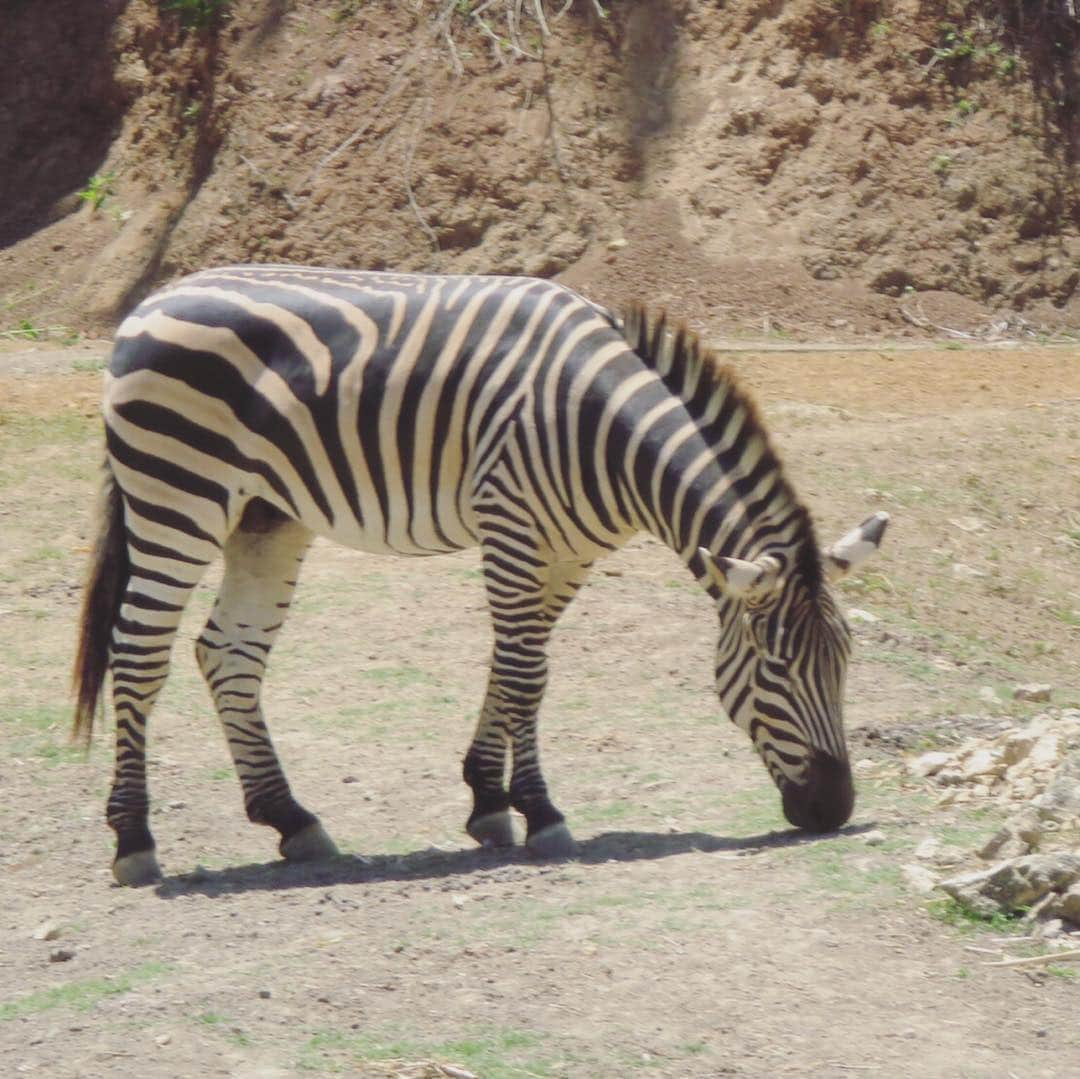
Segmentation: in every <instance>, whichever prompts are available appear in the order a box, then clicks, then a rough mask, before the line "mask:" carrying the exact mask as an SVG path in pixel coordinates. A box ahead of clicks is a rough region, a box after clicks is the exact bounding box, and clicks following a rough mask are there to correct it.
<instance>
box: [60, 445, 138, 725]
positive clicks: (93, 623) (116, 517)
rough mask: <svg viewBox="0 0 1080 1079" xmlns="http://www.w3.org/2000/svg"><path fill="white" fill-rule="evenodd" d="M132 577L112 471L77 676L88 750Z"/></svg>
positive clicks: (78, 712) (105, 487) (79, 720)
mask: <svg viewBox="0 0 1080 1079" xmlns="http://www.w3.org/2000/svg"><path fill="white" fill-rule="evenodd" d="M130 576H131V564H130V562H129V560H128V550H127V537H126V534H125V530H124V506H123V503H122V501H121V498H120V490H119V488H118V487H117V486H116V480H115V479H114V478H113V474H112V472H111V471H110V470H109V467H108V465H106V466H105V477H104V482H103V484H102V491H101V512H100V520H99V524H98V535H97V539H96V541H95V543H94V550H93V553H92V555H91V556H90V573H89V576H88V578H87V582H86V590H85V592H84V594H83V608H82V618H81V619H80V623H79V644H78V648H77V650H76V653H75V669H74V671H73V672H72V674H73V682H74V690H75V719H74V723H73V724H72V731H71V733H72V737H73V738H77V739H80V740H81V741H83V742H84V743H85V744H86V745H89V744H90V738H91V735H92V734H93V729H94V714H95V713H96V712H97V707H98V701H99V700H100V698H101V691H102V689H103V687H104V685H105V675H106V673H107V672H108V669H109V643H110V641H111V640H112V631H113V624H114V623H115V621H116V617H117V615H118V614H119V612H120V602H121V600H122V599H123V596H124V591H125V589H126V588H127V584H128V580H129V578H130Z"/></svg>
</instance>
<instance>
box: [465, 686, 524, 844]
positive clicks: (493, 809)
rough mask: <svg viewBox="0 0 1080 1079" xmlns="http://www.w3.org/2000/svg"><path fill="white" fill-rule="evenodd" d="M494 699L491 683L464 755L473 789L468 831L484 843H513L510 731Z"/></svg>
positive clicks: (467, 780) (467, 779)
mask: <svg viewBox="0 0 1080 1079" xmlns="http://www.w3.org/2000/svg"><path fill="white" fill-rule="evenodd" d="M492 700H493V699H492V695H491V691H490V687H489V691H488V696H487V699H486V700H485V701H484V707H483V709H482V710H481V712H480V723H479V725H478V726H477V728H476V735H475V736H474V737H473V741H472V745H471V746H470V747H469V752H468V753H467V754H466V755H465V767H464V775H465V782H466V783H468V785H469V786H470V787H471V788H472V792H473V808H472V813H470V814H469V819H468V821H467V822H466V824H465V831H467V832H468V833H469V835H471V836H472V837H473V839H475V840H476V842H477V843H479V844H480V846H482V847H510V846H513V844H514V825H513V823H512V822H511V820H510V795H509V794H508V793H507V790H506V783H505V778H504V777H505V773H506V748H507V735H506V729H505V727H504V726H503V721H502V720H501V718H500V717H499V715H498V712H497V710H496V709H495V708H494V707H491V703H492Z"/></svg>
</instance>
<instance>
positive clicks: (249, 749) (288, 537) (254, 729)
mask: <svg viewBox="0 0 1080 1079" xmlns="http://www.w3.org/2000/svg"><path fill="white" fill-rule="evenodd" d="M310 542H311V533H310V532H309V531H308V530H307V529H306V528H304V527H303V526H302V525H300V524H298V523H297V522H295V521H292V520H290V519H288V518H286V517H285V516H283V515H282V514H280V513H278V512H277V511H276V510H274V509H273V508H272V507H270V506H269V505H268V504H267V503H265V502H261V501H256V502H253V503H251V504H249V506H248V508H247V509H246V510H245V512H244V515H243V518H242V520H241V522H240V526H239V528H237V530H236V531H235V532H234V533H233V534H232V535H231V536H230V537H229V540H228V542H227V543H226V544H225V574H224V577H223V579H222V582H221V590H220V591H219V593H218V597H217V601H216V602H215V604H214V609H213V611H212V612H211V614H210V618H209V620H208V621H207V623H206V627H205V629H204V630H203V632H202V635H201V636H200V637H199V640H198V643H197V645H196V649H195V654H196V657H197V658H198V662H199V667H200V669H201V670H202V673H203V677H204V678H205V679H206V684H207V685H208V686H209V688H210V693H211V695H212V696H213V698H214V705H215V707H216V708H217V712H218V716H219V717H220V719H221V724H222V727H223V729H224V731H225V738H226V740H227V742H228V745H229V751H230V753H231V754H232V759H233V763H234V765H235V766H236V772H237V775H238V776H239V778H240V784H241V786H242V787H243V791H244V807H245V809H246V810H247V815H248V819H249V820H251V821H252V822H254V823H256V824H268V825H270V826H271V827H272V828H275V829H276V830H277V831H278V833H279V834H280V836H281V843H280V847H279V849H280V851H281V853H282V855H284V857H285V858H287V859H289V860H290V861H314V860H318V859H323V858H332V857H334V856H335V855H336V854H337V853H338V850H337V847H336V846H335V845H334V842H333V840H332V839H331V838H330V837H329V836H328V835H327V834H326V832H325V830H324V829H323V826H322V825H321V824H320V823H319V820H318V818H317V817H316V816H315V815H314V814H313V813H311V812H309V811H308V810H306V809H305V808H304V807H303V806H302V805H300V803H299V802H297V801H296V799H295V798H294V797H293V795H292V791H291V790H290V788H289V783H288V780H287V779H286V778H285V773H284V772H283V771H282V768H281V765H280V763H279V761H278V757H277V753H276V752H275V751H274V746H273V743H272V742H271V740H270V732H269V730H268V729H267V726H266V723H265V721H264V719H263V714H262V706H261V703H260V692H261V688H262V680H263V674H264V672H265V669H266V662H267V659H268V657H269V655H270V649H271V648H272V647H273V644H274V640H275V638H276V637H277V633H278V630H280V628H281V625H282V623H283V622H284V620H285V616H286V614H287V613H288V609H289V605H290V603H291V602H292V596H293V592H294V590H295V587H296V580H297V576H298V575H299V572H300V565H301V563H302V562H303V560H304V555H305V553H306V552H307V548H308V544H309V543H310Z"/></svg>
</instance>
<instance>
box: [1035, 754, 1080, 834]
mask: <svg viewBox="0 0 1080 1079" xmlns="http://www.w3.org/2000/svg"><path fill="white" fill-rule="evenodd" d="M1035 806H1036V809H1037V811H1038V815H1039V817H1040V819H1042V820H1044V821H1055V822H1056V823H1058V824H1064V823H1065V822H1066V821H1069V820H1071V819H1073V818H1076V817H1080V751H1074V752H1072V753H1070V754H1069V756H1067V757H1066V758H1065V760H1063V761H1062V762H1061V764H1060V765H1058V767H1057V769H1056V770H1055V772H1054V774H1053V776H1052V777H1051V779H1050V782H1049V783H1048V784H1047V787H1046V790H1045V791H1044V792H1043V793H1042V794H1041V795H1040V796H1039V797H1038V798H1037V799H1036V800H1035Z"/></svg>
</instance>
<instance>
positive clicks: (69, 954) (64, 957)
mask: <svg viewBox="0 0 1080 1079" xmlns="http://www.w3.org/2000/svg"><path fill="white" fill-rule="evenodd" d="M74 958H75V949H74V948H53V949H52V950H51V951H50V952H49V962H50V963H66V962H67V961H68V960H69V959H74Z"/></svg>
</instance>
